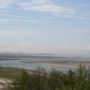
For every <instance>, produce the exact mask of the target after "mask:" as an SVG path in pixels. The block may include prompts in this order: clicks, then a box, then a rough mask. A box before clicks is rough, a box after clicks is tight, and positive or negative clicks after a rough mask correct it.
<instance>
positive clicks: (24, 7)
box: [0, 0, 90, 56]
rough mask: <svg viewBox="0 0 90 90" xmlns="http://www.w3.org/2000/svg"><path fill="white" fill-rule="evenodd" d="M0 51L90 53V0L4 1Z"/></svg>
mask: <svg viewBox="0 0 90 90" xmlns="http://www.w3.org/2000/svg"><path fill="white" fill-rule="evenodd" d="M0 52H24V53H52V54H59V55H68V56H71V55H76V56H77V55H85V56H89V55H90V0H0Z"/></svg>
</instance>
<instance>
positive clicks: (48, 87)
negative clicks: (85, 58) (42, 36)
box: [5, 65, 90, 90]
mask: <svg viewBox="0 0 90 90" xmlns="http://www.w3.org/2000/svg"><path fill="white" fill-rule="evenodd" d="M5 90H90V68H88V67H85V66H82V65H80V66H79V68H77V69H76V70H74V71H72V70H69V71H68V72H66V73H63V72H58V71H56V70H52V71H51V72H50V73H46V72H45V70H44V69H38V71H37V72H34V73H29V72H27V71H23V72H22V73H21V75H20V76H18V77H17V78H16V79H15V80H14V81H13V83H11V84H10V85H8V87H7V89H5Z"/></svg>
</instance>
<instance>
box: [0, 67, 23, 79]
mask: <svg viewBox="0 0 90 90" xmlns="http://www.w3.org/2000/svg"><path fill="white" fill-rule="evenodd" d="M21 73H22V69H17V68H9V67H0V78H7V79H15V78H16V77H19V76H20V74H21Z"/></svg>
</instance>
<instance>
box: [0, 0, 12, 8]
mask: <svg viewBox="0 0 90 90" xmlns="http://www.w3.org/2000/svg"><path fill="white" fill-rule="evenodd" d="M13 1H14V0H0V8H6V7H7V6H9V5H10V4H11V3H13Z"/></svg>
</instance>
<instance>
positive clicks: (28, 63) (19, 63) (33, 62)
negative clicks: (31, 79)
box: [0, 58, 84, 71]
mask: <svg viewBox="0 0 90 90" xmlns="http://www.w3.org/2000/svg"><path fill="white" fill-rule="evenodd" d="M80 61H84V60H83V59H82V60H81V59H79V60H78V59H75V58H74V59H65V58H62V59H61V60H60V58H58V59H55V58H54V59H45V58H44V59H42V58H41V59H40V58H39V59H35V58H29V59H25V60H23V59H22V60H2V61H0V65H2V66H5V67H14V68H22V69H28V70H37V68H38V67H41V68H44V69H45V70H47V71H51V70H52V69H56V70H59V71H66V70H68V69H74V68H71V67H69V65H71V66H73V65H75V66H77V64H78V63H79V62H80ZM48 63H49V64H48ZM59 63H60V65H59ZM52 64H53V65H52ZM54 64H55V65H54ZM57 64H58V65H57ZM63 64H65V67H64V66H62V65H63Z"/></svg>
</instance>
